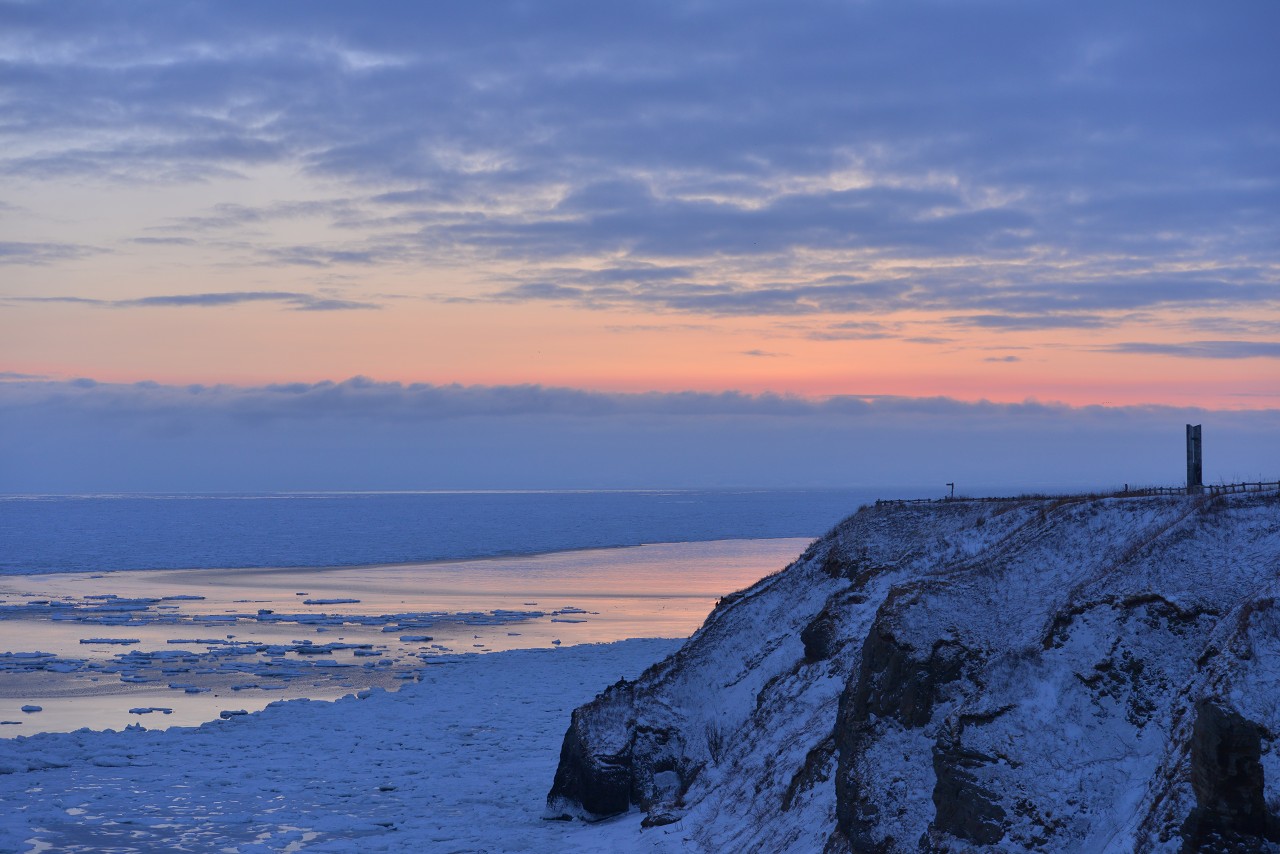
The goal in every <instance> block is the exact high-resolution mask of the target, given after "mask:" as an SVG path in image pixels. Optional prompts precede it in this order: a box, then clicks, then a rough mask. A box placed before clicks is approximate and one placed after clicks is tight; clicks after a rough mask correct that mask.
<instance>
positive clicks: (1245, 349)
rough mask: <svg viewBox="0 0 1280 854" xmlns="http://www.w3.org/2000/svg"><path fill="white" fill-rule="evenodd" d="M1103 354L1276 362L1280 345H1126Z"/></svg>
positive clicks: (1279, 352)
mask: <svg viewBox="0 0 1280 854" xmlns="http://www.w3.org/2000/svg"><path fill="white" fill-rule="evenodd" d="M1105 351H1106V352H1108V353H1131V354H1136V355H1151V356H1179V357H1182V358H1184V359H1280V342H1276V341H1188V342H1186V343H1182V344H1156V343H1146V342H1140V341H1128V342H1124V343H1122V344H1117V345H1115V346H1114V347H1107V348H1105Z"/></svg>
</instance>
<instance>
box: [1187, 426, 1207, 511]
mask: <svg viewBox="0 0 1280 854" xmlns="http://www.w3.org/2000/svg"><path fill="white" fill-rule="evenodd" d="M1201 492H1204V458H1203V457H1201V455H1200V425H1199V424H1195V425H1192V424H1188V425H1187V495H1199V494H1200V493H1201Z"/></svg>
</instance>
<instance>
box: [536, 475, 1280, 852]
mask: <svg viewBox="0 0 1280 854" xmlns="http://www.w3.org/2000/svg"><path fill="white" fill-rule="evenodd" d="M1278 587H1280V497H1277V496H1275V495H1233V496H1214V497H1210V496H1185V497H1179V496H1174V497H1146V498H1103V499H1087V498H1062V499H1054V500H1009V501H949V502H941V503H934V504H927V505H911V504H907V505H885V506H880V507H866V508H863V509H862V510H860V511H859V512H858V513H856V514H854V515H853V516H851V517H849V518H848V519H846V520H845V521H844V522H842V523H840V524H839V525H838V526H837V527H836V528H835V529H834V530H833V531H832V532H831V533H830V534H828V535H827V536H826V537H823V538H822V539H820V540H818V541H816V542H814V543H813V545H812V546H810V548H809V549H808V550H806V551H805V553H804V554H803V555H801V556H800V557H799V559H798V560H796V562H795V563H793V564H791V565H790V566H788V567H787V568H786V569H784V570H782V571H781V572H778V573H776V574H774V575H771V576H769V577H767V578H765V579H763V580H762V581H760V582H759V583H757V584H756V585H754V586H752V587H750V588H748V589H747V590H744V591H742V592H740V593H736V594H733V595H731V596H727V597H725V598H724V599H723V600H721V602H720V603H719V604H718V605H717V607H716V609H715V610H714V611H713V612H712V613H711V614H710V616H708V618H707V621H706V623H705V624H704V625H703V626H702V628H701V629H699V630H698V632H697V633H696V634H694V635H693V637H691V638H690V639H689V641H688V642H687V643H686V644H685V645H684V646H683V647H682V648H681V649H680V650H679V651H678V652H676V653H675V654H674V655H672V656H671V657H670V658H668V659H666V660H664V661H662V662H660V663H659V664H656V665H654V666H653V667H651V668H650V669H649V670H648V671H646V672H645V673H644V674H643V675H642V676H641V677H640V678H639V679H637V680H635V681H634V682H625V681H624V682H619V683H618V684H616V685H613V686H612V687H610V688H608V689H607V690H606V691H604V692H603V693H602V694H600V695H599V696H598V697H597V698H596V699H595V700H594V701H592V702H591V703H588V704H587V705H585V706H582V707H580V708H578V709H577V710H575V711H574V713H573V716H572V720H571V722H570V725H569V729H568V732H567V733H566V734H565V739H564V745H563V748H562V751H561V757H560V765H559V768H558V770H557V772H556V776H555V781H554V784H553V786H552V788H551V792H550V794H549V795H548V798H547V804H548V813H547V815H548V817H554V818H563V817H576V818H582V819H587V820H595V819H599V818H604V817H607V816H610V815H614V814H617V813H621V812H626V811H628V810H631V809H640V810H643V811H645V812H646V813H647V816H646V818H645V823H646V824H647V825H654V824H666V823H670V822H675V821H682V822H683V823H682V825H681V826H682V828H683V836H685V837H687V838H688V839H689V840H690V841H691V842H692V843H693V844H695V845H697V846H700V847H701V848H703V849H706V850H711V851H726V850H738V851H749V850H758V851H797V852H798V851H814V852H818V851H825V852H846V851H878V852H896V851H968V850H991V849H993V848H994V849H997V850H1015V851H1016V850H1035V851H1080V852H1097V851H1143V852H1146V851H1167V852H1172V851H1179V850H1182V851H1197V850H1199V851H1205V850H1209V851H1213V850H1222V851H1228V850H1230V851H1269V850H1280V845H1277V844H1276V843H1280V822H1278V821H1277V812H1278V811H1280V756H1278V755H1277V753H1280V749H1277V748H1273V742H1274V740H1275V739H1276V737H1277V736H1276V734H1277V733H1280V612H1278V611H1277V609H1276V606H1275V597H1276V595H1277V588H1278Z"/></svg>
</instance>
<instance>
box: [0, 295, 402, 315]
mask: <svg viewBox="0 0 1280 854" xmlns="http://www.w3.org/2000/svg"><path fill="white" fill-rule="evenodd" d="M7 299H8V300H9V301H10V302H34V303H60V302H62V303H73V304H80V305H94V306H102V307H104V308H213V307H221V306H228V305H240V304H243V303H255V302H278V303H283V304H284V305H286V306H288V307H289V308H290V309H292V310H294V311H347V310H352V309H377V308H381V306H379V305H377V304H376V303H370V302H358V301H355V300H345V299H335V298H331V297H318V296H315V295H313V294H303V293H293V292H290V291H228V292H224V293H207V294H164V295H156V296H149V297H137V298H135V299H120V300H104V299H92V298H89V297H70V296H56V297H8V298H7Z"/></svg>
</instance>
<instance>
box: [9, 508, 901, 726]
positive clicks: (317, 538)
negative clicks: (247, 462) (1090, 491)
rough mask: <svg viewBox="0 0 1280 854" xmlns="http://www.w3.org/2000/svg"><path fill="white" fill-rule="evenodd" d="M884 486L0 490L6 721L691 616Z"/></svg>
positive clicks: (354, 688)
mask: <svg viewBox="0 0 1280 854" xmlns="http://www.w3.org/2000/svg"><path fill="white" fill-rule="evenodd" d="M879 497H899V496H897V495H894V494H893V493H892V492H887V491H883V490H860V489H847V490H812V489H810V490H804V489H793V490H778V489H773V490H750V489H736V490H727V489H726V490H633V491H555V492H532V491H530V492H408V493H405V492H400V493H385V492H380V493H272V494H220V495H210V494H206V495H57V496H53V495H39V496H7V497H2V498H0V741H2V740H3V739H4V738H5V737H13V736H19V735H27V734H32V733H35V732H49V731H63V732H69V731H72V730H76V729H79V728H81V727H89V728H90V729H103V728H114V729H120V728H122V727H125V726H135V727H136V726H143V727H146V728H157V727H159V728H167V727H170V726H195V725H199V724H201V723H204V722H206V721H210V720H214V719H217V718H219V717H220V716H227V715H239V714H244V713H248V712H253V711H256V710H258V709H262V708H265V707H266V706H267V705H268V704H271V703H273V702H278V701H285V700H290V699H304V698H305V699H308V700H333V699H337V698H339V697H343V696H346V695H348V694H352V693H360V692H364V691H372V690H378V689H383V690H394V689H395V688H397V687H398V686H399V685H402V684H405V683H406V681H417V680H419V679H421V678H422V676H423V674H424V673H425V672H426V670H427V669H429V668H431V667H435V666H444V665H452V664H457V663H459V662H462V661H465V660H471V658H473V656H474V655H475V654H484V653H490V652H503V651H507V650H514V649H531V648H532V649H537V648H542V649H556V648H568V647H570V646H575V645H579V644H600V643H612V642H615V641H620V640H624V639H628V638H640V637H648V638H682V637H688V636H689V635H690V634H691V633H692V632H693V631H695V630H696V629H697V628H698V626H700V625H701V624H702V623H703V621H704V620H705V619H706V616H707V614H708V613H709V612H710V611H711V609H712V608H713V607H714V606H715V603H716V600H717V599H718V598H720V597H722V596H725V595H727V594H729V593H732V592H733V591H735V590H741V589H743V588H746V587H749V586H750V585H751V584H753V583H755V582H756V581H758V580H759V579H761V578H763V577H765V576H766V575H768V574H770V573H772V572H776V571H778V570H780V569H782V568H783V567H785V566H786V565H787V564H788V563H790V562H791V561H793V560H795V558H796V557H797V556H798V555H799V554H800V553H801V552H802V551H803V550H804V549H805V547H806V546H807V545H808V543H809V542H810V541H811V540H812V539H814V538H816V537H818V536H821V535H822V534H823V533H824V532H826V531H827V530H829V529H830V528H831V527H832V526H834V525H835V524H836V523H837V522H839V521H840V520H841V519H842V518H844V517H845V516H847V515H849V514H850V513H853V512H854V511H856V510H857V509H858V507H859V506H861V505H863V504H866V503H868V502H871V501H874V500H875V499H876V498H879Z"/></svg>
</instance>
